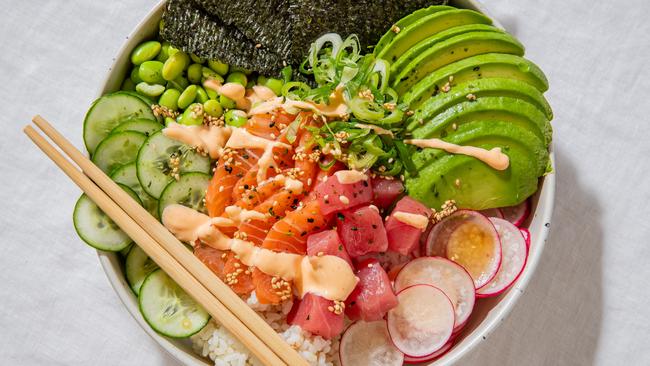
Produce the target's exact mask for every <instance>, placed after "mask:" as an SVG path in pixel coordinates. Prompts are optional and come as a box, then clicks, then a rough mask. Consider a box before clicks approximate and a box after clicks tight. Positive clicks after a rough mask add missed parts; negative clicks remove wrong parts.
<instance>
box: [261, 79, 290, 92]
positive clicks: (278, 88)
mask: <svg viewBox="0 0 650 366" xmlns="http://www.w3.org/2000/svg"><path fill="white" fill-rule="evenodd" d="M258 81H259V79H258ZM262 85H264V86H266V87H267V88H269V89H271V90H273V92H274V93H275V95H282V86H283V85H284V83H283V82H282V80H280V79H275V78H268V79H266V82H265V83H264V84H262Z"/></svg>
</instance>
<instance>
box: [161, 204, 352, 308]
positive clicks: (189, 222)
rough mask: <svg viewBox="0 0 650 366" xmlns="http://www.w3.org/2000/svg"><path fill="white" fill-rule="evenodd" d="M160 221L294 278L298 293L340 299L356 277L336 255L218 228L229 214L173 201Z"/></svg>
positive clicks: (189, 238)
mask: <svg viewBox="0 0 650 366" xmlns="http://www.w3.org/2000/svg"><path fill="white" fill-rule="evenodd" d="M162 222H163V224H164V225H165V227H166V228H167V229H168V230H169V231H171V232H172V234H174V235H175V236H176V238H178V239H179V240H181V241H185V242H188V243H191V244H193V243H195V242H196V240H200V241H201V242H203V243H205V244H206V245H208V246H210V247H213V248H215V249H219V250H231V251H232V252H233V253H235V254H236V255H237V256H238V257H239V260H240V261H241V262H242V263H244V264H245V265H247V266H251V267H256V268H257V269H259V270H260V271H262V272H264V273H266V274H268V275H271V276H277V277H280V278H282V279H285V280H287V281H294V283H295V284H296V288H297V289H298V292H299V293H300V296H301V297H302V296H303V295H304V294H306V293H313V294H316V295H319V296H322V297H324V298H326V299H329V300H338V301H342V300H345V299H346V298H347V297H348V295H350V293H351V292H352V290H354V288H355V286H356V285H357V282H358V281H359V279H358V278H357V277H356V276H355V275H354V273H353V272H352V268H351V267H350V265H349V264H348V263H347V262H346V261H345V260H343V259H341V258H339V257H337V256H332V255H323V256H315V257H314V256H303V255H299V254H292V253H281V252H274V251H272V250H269V249H264V248H260V247H256V246H255V245H254V244H253V243H251V242H248V241H245V240H241V239H235V238H230V237H228V236H226V235H224V234H223V233H222V232H221V231H220V230H219V228H220V227H225V226H233V225H234V224H235V223H234V221H233V220H231V219H228V218H224V217H213V218H210V217H208V216H207V215H204V214H202V213H200V212H198V211H195V210H193V209H191V208H188V207H185V206H181V205H178V204H174V205H170V206H167V207H166V208H165V210H164V211H163V214H162Z"/></svg>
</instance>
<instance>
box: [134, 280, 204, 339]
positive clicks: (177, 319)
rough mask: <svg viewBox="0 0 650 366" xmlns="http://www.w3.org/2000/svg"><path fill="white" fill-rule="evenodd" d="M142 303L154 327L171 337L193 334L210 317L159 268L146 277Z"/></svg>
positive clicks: (140, 300) (142, 308) (145, 317)
mask: <svg viewBox="0 0 650 366" xmlns="http://www.w3.org/2000/svg"><path fill="white" fill-rule="evenodd" d="M138 303H139V305H140V312H141V313H142V316H143V317H144V319H145V320H146V321H147V323H149V325H150V326H151V328H153V329H154V330H155V331H156V332H158V333H160V334H162V335H165V336H167V337H172V338H186V337H189V336H191V335H193V334H195V333H197V332H198V331H200V330H201V329H203V327H205V325H206V324H207V323H208V320H210V315H209V314H208V313H207V312H206V311H205V310H204V309H203V308H202V307H201V306H200V305H199V304H197V303H196V302H195V301H194V300H193V299H192V298H191V297H190V296H189V295H188V294H187V293H185V291H183V289H182V288H180V286H178V285H177V284H176V283H175V282H174V281H173V280H172V279H171V278H170V277H169V276H168V275H167V274H166V273H165V272H163V270H162V269H157V270H155V271H154V272H152V273H151V274H150V275H149V276H147V278H146V279H145V280H144V283H142V287H140V296H139V297H138Z"/></svg>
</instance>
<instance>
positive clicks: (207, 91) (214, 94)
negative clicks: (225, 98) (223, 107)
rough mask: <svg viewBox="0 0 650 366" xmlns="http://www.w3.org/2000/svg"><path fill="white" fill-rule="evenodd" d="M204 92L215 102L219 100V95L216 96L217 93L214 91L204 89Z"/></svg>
mask: <svg viewBox="0 0 650 366" xmlns="http://www.w3.org/2000/svg"><path fill="white" fill-rule="evenodd" d="M205 92H206V93H208V97H209V98H210V99H214V100H217V99H218V98H219V94H217V91H216V90H214V89H210V88H206V89H205Z"/></svg>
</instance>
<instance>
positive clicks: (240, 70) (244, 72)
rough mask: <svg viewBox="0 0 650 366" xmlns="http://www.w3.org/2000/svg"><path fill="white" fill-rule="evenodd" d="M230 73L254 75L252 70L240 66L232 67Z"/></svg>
mask: <svg viewBox="0 0 650 366" xmlns="http://www.w3.org/2000/svg"><path fill="white" fill-rule="evenodd" d="M230 72H241V73H242V74H244V75H250V74H252V73H253V72H252V71H251V70H248V69H245V68H243V67H239V66H231V67H230Z"/></svg>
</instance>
